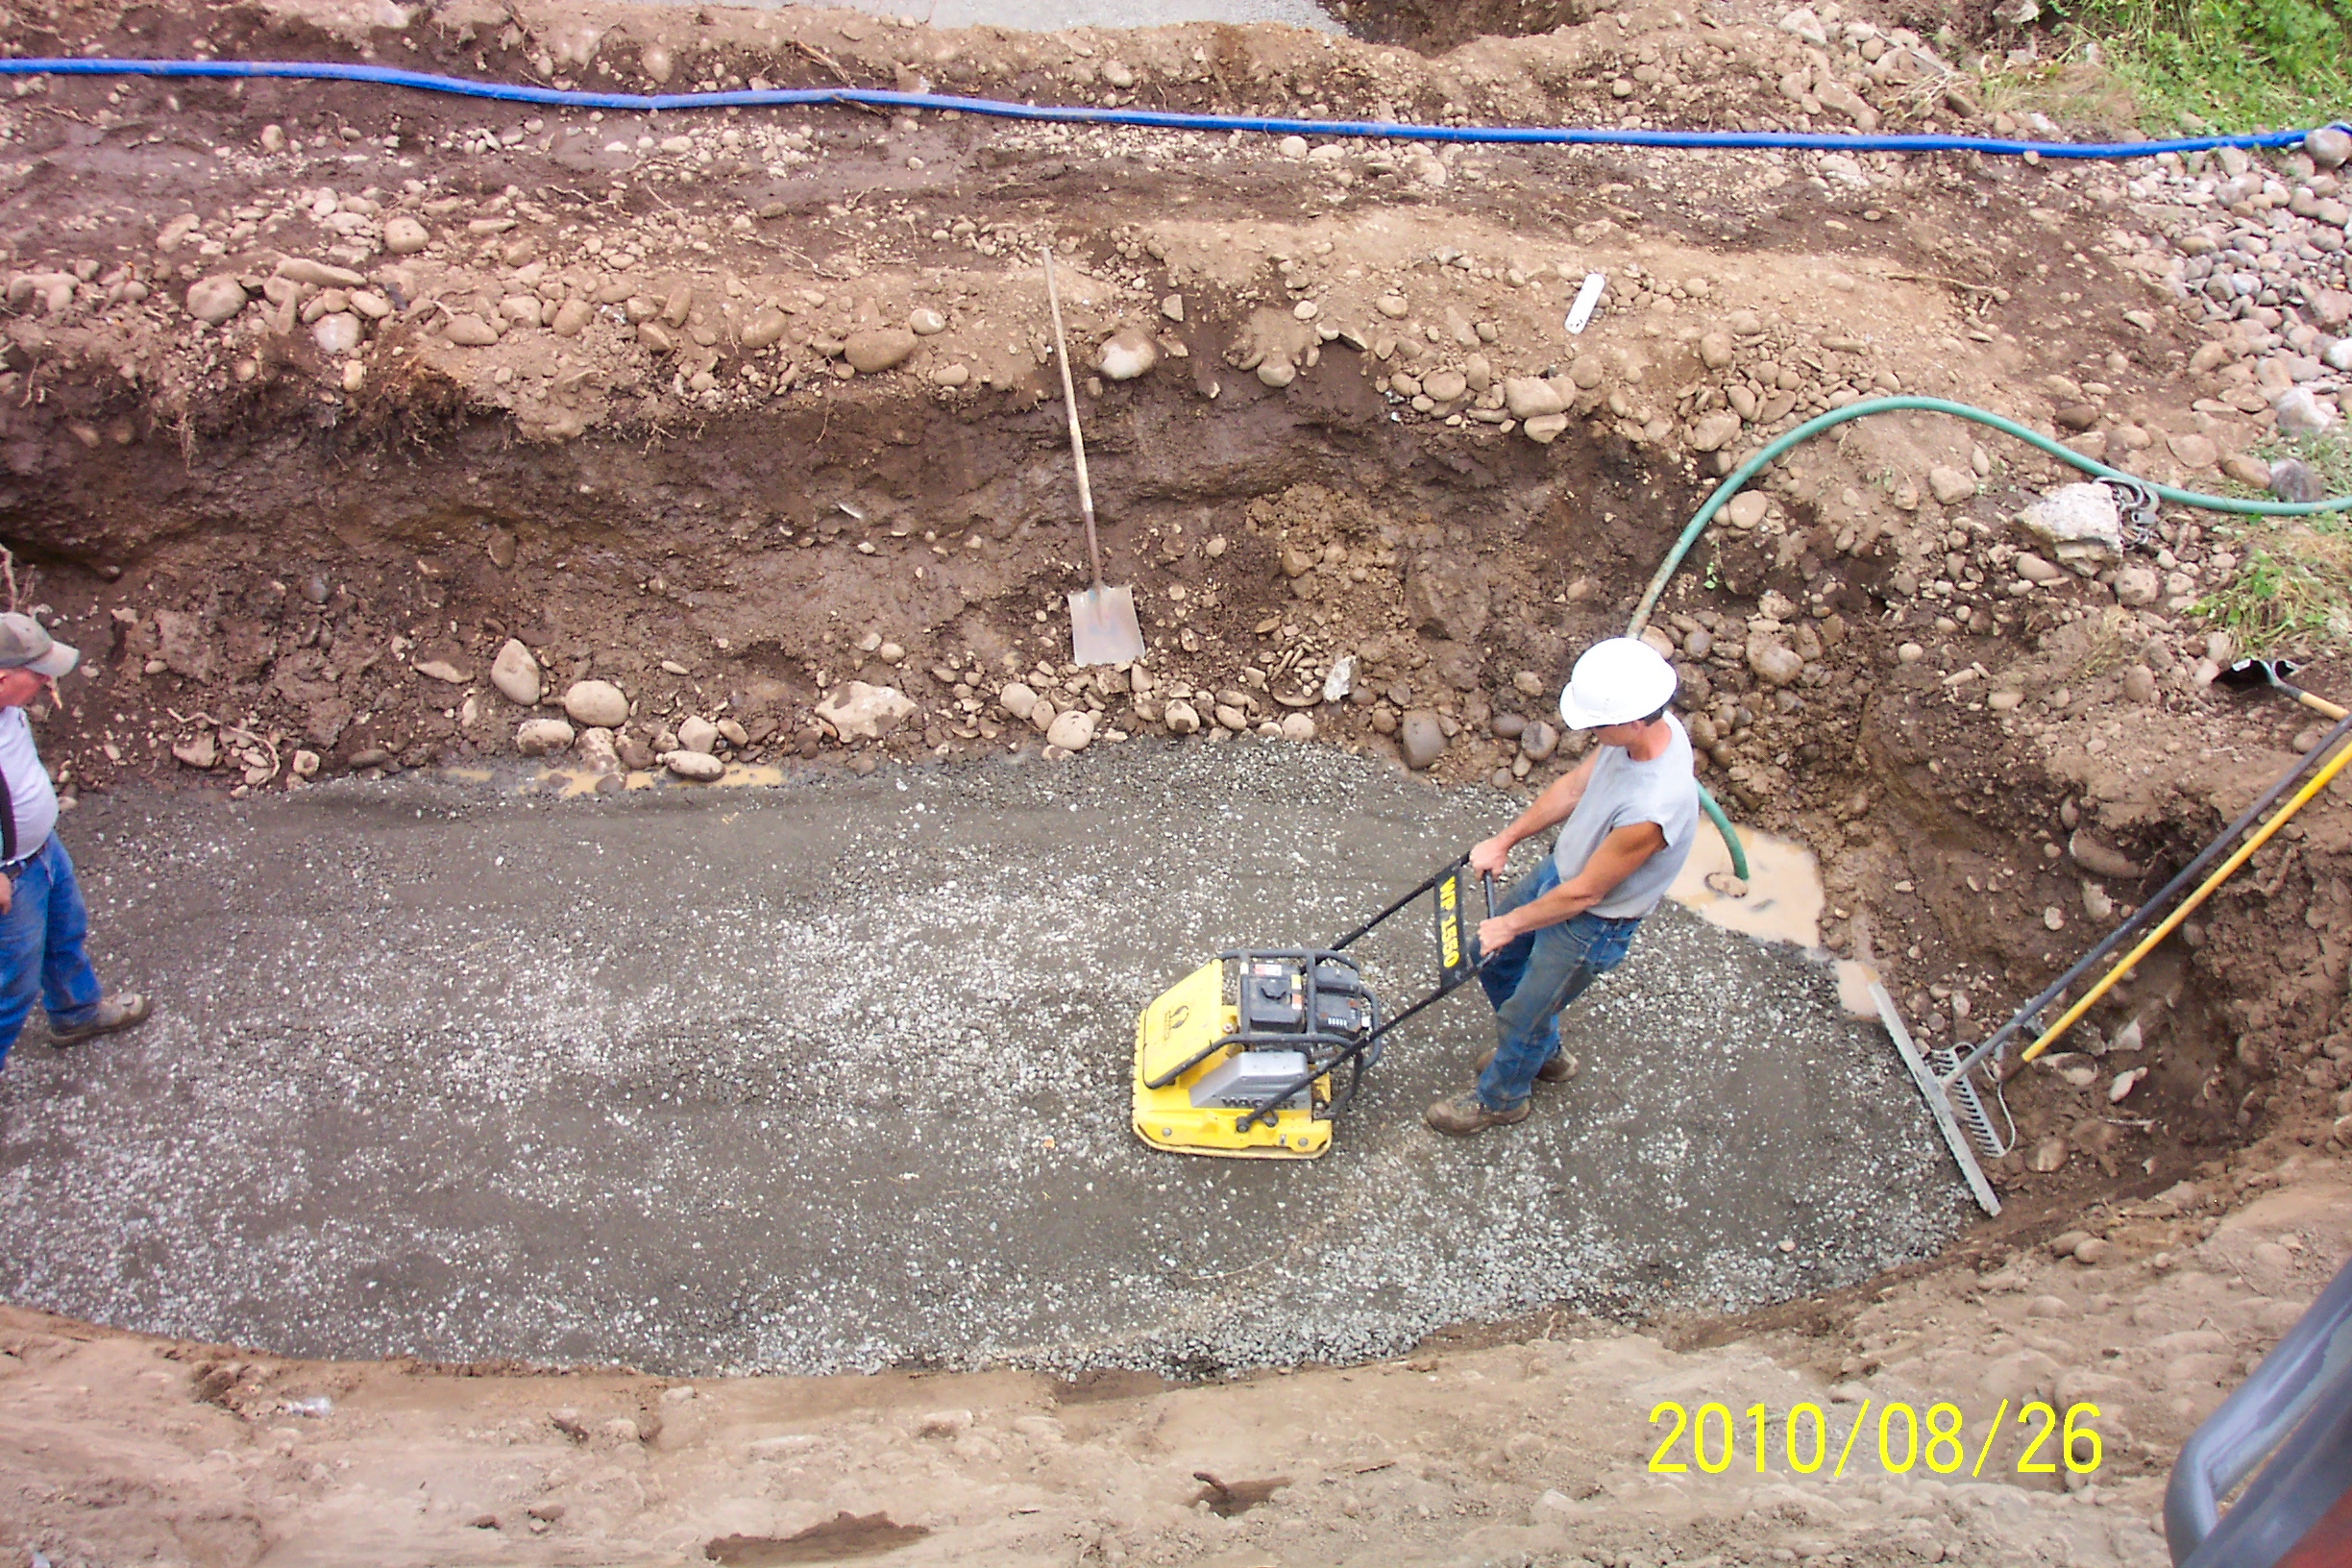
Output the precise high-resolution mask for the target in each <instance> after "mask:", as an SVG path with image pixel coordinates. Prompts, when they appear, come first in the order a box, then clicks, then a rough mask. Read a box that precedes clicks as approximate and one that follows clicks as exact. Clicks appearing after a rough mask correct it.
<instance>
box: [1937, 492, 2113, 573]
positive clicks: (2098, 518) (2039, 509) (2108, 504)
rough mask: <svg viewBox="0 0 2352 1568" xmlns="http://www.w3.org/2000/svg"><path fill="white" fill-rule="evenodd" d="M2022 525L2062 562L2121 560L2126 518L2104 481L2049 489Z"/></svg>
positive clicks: (2023, 514) (2026, 511) (2028, 511)
mask: <svg viewBox="0 0 2352 1568" xmlns="http://www.w3.org/2000/svg"><path fill="white" fill-rule="evenodd" d="M1938 493H1939V495H1940V494H1941V492H1940V491H1939V492H1938ZM2018 524H2019V526H2020V527H2023V528H2024V530H2025V531H2026V532H2027V533H2030V534H2032V535H2033V536H2034V537H2035V538H2037V539H2040V540H2042V541H2043V542H2044V543H2046V544H2047V545H2049V546H2050V547H2051V553H2052V554H2054V555H2056V556H2057V557H2058V560H2059V563H2060V564H2061V565H2066V566H2070V565H2072V564H2074V563H2075V562H2077V561H2083V562H2095V561H2112V560H2118V559H2119V558H2121V556H2122V554H2123V523H2122V518H2121V517H2120V516H2119V514H2118V512H2117V510H2116V500H2115V492H2114V491H2112V490H2110V489H2108V488H2107V487H2106V486H2105V485H2103V484H2062V485H2060V486H2059V487H2058V488H2057V489H2055V490H2049V491H2046V492H2044V493H2043V496H2042V498H2041V499H2040V500H2039V501H2036V502H2033V503H2032V504H2031V505H2029V506H2027V507H2026V508H2025V509H2024V510H2023V511H2021V512H2020V513H2018Z"/></svg>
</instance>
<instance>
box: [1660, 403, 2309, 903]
mask: <svg viewBox="0 0 2352 1568" xmlns="http://www.w3.org/2000/svg"><path fill="white" fill-rule="evenodd" d="M1906 409H1914V410H1919V411H1923V412H1925V413H1931V414H1952V415H1956V416H1957V417H1959V418H1961V419H1966V420H1972V421H1974V422H1975V423H1976V424H1979V425H1985V426H1990V427H1991V428H1992V429H1997V430H1999V431H2000V432H2002V433H2003V434H2005V435H2014V436H2016V437H2017V438H2018V439H2019V440H2021V441H2022V442H2025V443H2026V444H2027V445H2028V446H2034V447H2039V448H2040V449H2041V450H2042V451H2044V452H2046V453H2049V454H2050V455H2051V456H2052V457H2055V458H2057V459H2058V460H2059V461H2060V462H2062V463H2070V464H2072V465H2073V466H2074V467H2076V468H2079V469H2081V470H2082V471H2083V472H2084V473H2086V474H2090V475H2094V476H2095V477H2097V478H2117V479H2132V480H2133V481H2134V482H2135V483H2139V484H2144V485H2146V486H2147V487H2148V489H2149V490H2151V491H2153V492H2154V493H2155V494H2156V496H2157V497H2158V498H2160V499H2162V500H2165V501H2168V502H2172V503H2173V504H2174V505H2177V506H2193V507H2196V508H2197V509H2198V510H2200V511H2208V512H2235V513H2237V514H2239V515H2241V516H2248V517H2310V516H2313V515H2315V514H2316V513H2320V512H2340V511H2345V510H2347V509H2352V496H2337V497H2335V498H2334V499H2332V500H2328V501H2238V500H2234V499H2232V498H2231V497H2228V496H2204V495H2199V494H2197V493H2196V492H2195V491H2193V490H2180V489H2175V488H2174V487H2173V486H2171V485H2168V484H2156V483H2152V482H2151V481H2149V480H2146V479H2142V478H2138V477H2137V476H2136V475H2130V474H2126V473H2124V472H2123V471H2122V470H2121V469H2119V468H2110V467H2108V466H2107V465H2106V464H2105V463H2102V462H2100V461H2098V460H2097V459H2095V458H2092V457H2086V456H2084V455H2083V454H2082V453H2079V452H2076V451H2074V450H2073V449H2071V448H2070V447H2064V446H2061V445H2059V444H2058V443H2057V442H2055V441H2053V440H2051V439H2050V438H2049V437H2048V436H2046V435H2044V434H2042V433H2040V432H2039V431H2036V430H2030V429H2026V428H2025V427H2024V426H2022V425H2020V424H2019V423H2018V422H2017V421H2016V420H2013V419H2004V418H2002V417H2001V416H2000V415H1998V414H1996V413H1993V412H1991V411H1990V410H1988V409H1983V408H1976V407H1972V406H1971V405H1970V404H1965V403H1953V402H1951V401H1949V400H1948V399H1945V398H1870V399H1866V400H1865V401H1863V402H1860V403H1850V404H1847V405H1846V406H1845V407H1843V408H1832V409H1830V410H1829V411H1828V412H1827V413H1825V414H1823V415H1821V416H1819V417H1818V418H1814V419H1808V420H1806V421H1805V422H1804V423H1803V424H1802V425H1800V426H1798V427H1797V428H1796V429H1793V430H1790V431H1789V432H1787V433H1786V434H1784V435H1778V436H1775V437H1774V438H1773V439H1772V440H1770V441H1768V442H1766V443H1765V444H1764V446H1763V448H1762V449H1761V450H1759V451H1758V452H1757V453H1755V454H1754V455H1753V456H1752V457H1750V458H1749V459H1748V460H1747V461H1746V462H1744V463H1742V464H1740V466H1739V467H1737V468H1735V469H1733V470H1732V471H1731V474H1730V476H1729V478H1726V479H1725V480H1724V481H1723V483H1721V484H1719V485H1717V486H1716V487H1715V493H1714V494H1713V495H1711V496H1709V497H1707V499H1706V504H1704V505H1703V506H1701V507H1700V508H1699V510H1698V513H1697V514H1696V515H1695V516H1693V517H1692V518H1691V520H1690V523H1689V524H1688V525H1687V526H1686V527H1684V528H1683V529H1682V536H1681V537H1680V538H1678V539H1677V540H1676V541H1675V544H1674V549H1672V550H1670V551H1667V552H1666V559H1665V560H1664V561H1662V562H1660V563H1659V564H1658V569H1657V572H1656V573H1655V575H1654V576H1652V577H1651V578H1650V586H1649V588H1648V590H1647V591H1645V592H1644V593H1643V594H1642V598H1641V603H1640V604H1639V605H1638V606H1637V607H1636V608H1635V609H1634V611H1633V619H1632V621H1631V622H1630V623H1629V624H1628V625H1627V626H1626V635H1627V636H1629V637H1639V636H1640V635H1641V634H1642V629H1643V628H1644V627H1645V626H1647V625H1649V624H1650V614H1651V612H1652V611H1653V610H1654V609H1656V608H1657V601H1658V597H1659V596H1660V595H1661V594H1663V593H1665V591H1666V584H1667V582H1668V581H1669V580H1670V579H1671V578H1672V577H1673V576H1674V574H1675V568H1677V567H1678V566H1680V565H1681V564H1682V557H1683V556H1685V555H1687V554H1689V553H1690V549H1691V546H1693V545H1695V544H1697V543H1698V542H1699V536H1700V535H1701V534H1703V533H1704V532H1705V531H1706V526H1707V525H1708V524H1709V523H1712V522H1713V521H1714V520H1715V514H1716V513H1717V512H1719V511H1721V510H1722V509H1723V506H1724V503H1725V502H1727V501H1729V500H1730V499H1731V498H1732V497H1733V496H1736V495H1738V494H1739V493H1740V490H1741V488H1742V487H1743V486H1745V485H1746V484H1747V482H1748V481H1749V480H1750V479H1752V478H1755V477H1756V475H1757V474H1759V473H1761V472H1762V471H1763V469H1764V466H1765V465H1766V464H1767V463H1770V462H1771V461H1772V460H1773V459H1774V458H1776V457H1777V456H1779V455H1780V454H1781V453H1784V452H1786V451H1788V450H1789V449H1790V448H1791V447H1794V446H1796V445H1797V444H1798V443H1799V442H1801V441H1810V440H1811V439H1812V438H1813V437H1815V436H1817V435H1819V434H1821V433H1822V431H1824V430H1826V429H1831V428H1833V427H1835V426H1839V425H1843V424H1845V423H1846V422H1847V421H1849V420H1854V419H1862V418H1865V417H1867V416H1868V415H1871V414H1893V413H1900V412H1902V411H1904V410H1906ZM1699 805H1700V809H1701V810H1703V811H1704V812H1705V813H1706V815H1707V820H1708V821H1711V822H1713V823H1714V824H1715V830H1716V831H1717V832H1718V833H1721V834H1722V835H1723V840H1724V843H1725V844H1726V845H1729V846H1730V850H1731V874H1732V875H1734V876H1737V877H1739V878H1740V879H1741V880H1742V881H1745V880H1747V877H1748V857H1747V855H1746V854H1745V853H1743V852H1742V851H1741V849H1740V842H1739V836H1738V835H1737V834H1736V833H1734V832H1733V831H1732V830H1731V822H1730V820H1729V819H1728V818H1727V817H1726V816H1725V815H1724V810H1723V807H1721V806H1719V805H1717V804H1716V803H1715V797H1714V796H1711V795H1709V794H1708V793H1707V790H1706V786H1705V785H1701V786H1700V787H1699Z"/></svg>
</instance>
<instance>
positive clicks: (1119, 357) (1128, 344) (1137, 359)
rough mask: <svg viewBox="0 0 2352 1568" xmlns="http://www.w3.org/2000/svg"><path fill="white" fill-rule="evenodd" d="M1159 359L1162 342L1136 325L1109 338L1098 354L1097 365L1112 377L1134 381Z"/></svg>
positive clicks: (1097, 367)
mask: <svg viewBox="0 0 2352 1568" xmlns="http://www.w3.org/2000/svg"><path fill="white" fill-rule="evenodd" d="M1159 362H1160V345H1159V344H1157V343H1154V342H1153V341H1152V340H1151V336H1150V334H1149V333H1146V332H1141V331H1137V330H1136V329H1135V328H1133V327H1129V328H1125V329H1122V330H1121V331H1115V332H1113V333H1112V334H1111V335H1110V336H1109V337H1107V338H1105V339H1104V340H1103V345H1102V348H1101V349H1100V350H1099V351H1098V352H1097V353H1096V354H1095V356H1094V368H1095V369H1096V370H1099V371H1101V372H1102V374H1103V379H1104V380H1110V381H1132V380H1135V379H1136V378H1137V377H1138V376H1140V375H1142V374H1143V373H1144V372H1146V371H1148V370H1150V369H1151V368H1152V366H1154V365H1156V364H1158V363H1159Z"/></svg>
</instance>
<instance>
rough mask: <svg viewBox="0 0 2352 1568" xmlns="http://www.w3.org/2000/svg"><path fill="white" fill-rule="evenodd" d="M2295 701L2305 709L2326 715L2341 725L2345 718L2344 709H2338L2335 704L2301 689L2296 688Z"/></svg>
mask: <svg viewBox="0 0 2352 1568" xmlns="http://www.w3.org/2000/svg"><path fill="white" fill-rule="evenodd" d="M2295 700H2296V701H2297V702H2300V703H2302V704H2303V705H2304V706H2305V707H2307V708H2309V709H2311V710H2312V712H2314V713H2316V714H2321V715H2324V716H2325V717H2327V718H2330V719H2334V720H2336V721H2338V722H2339V723H2341V722H2342V720H2343V718H2344V710H2343V709H2341V708H2340V707H2338V706H2337V705H2336V704H2335V703H2333V702H2330V701H2329V700H2328V699H2327V698H2324V697H2318V696H2315V695H2314V694H2313V693H2311V692H2307V691H2304V690H2302V689H2301V688H2300V687H2298V688H2296V690H2295Z"/></svg>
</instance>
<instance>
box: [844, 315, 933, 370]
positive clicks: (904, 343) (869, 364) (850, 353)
mask: <svg viewBox="0 0 2352 1568" xmlns="http://www.w3.org/2000/svg"><path fill="white" fill-rule="evenodd" d="M915 344H916V337H915V334H914V333H913V332H911V331H907V330H906V329H905V328H904V327H877V328H874V329H872V330H870V331H863V332H851V333H850V334H849V335H848V336H847V337H846V338H844V339H843V340H842V357H843V358H845V359H846V360H848V361H849V368H850V369H851V370H854V371H856V372H857V373H858V374H859V375H860V376H878V375H880V374H881V373H882V372H884V371H886V370H895V369H896V368H897V367H898V366H900V365H903V364H905V363H906V361H907V356H908V355H912V354H913V353H914V352H915Z"/></svg>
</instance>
